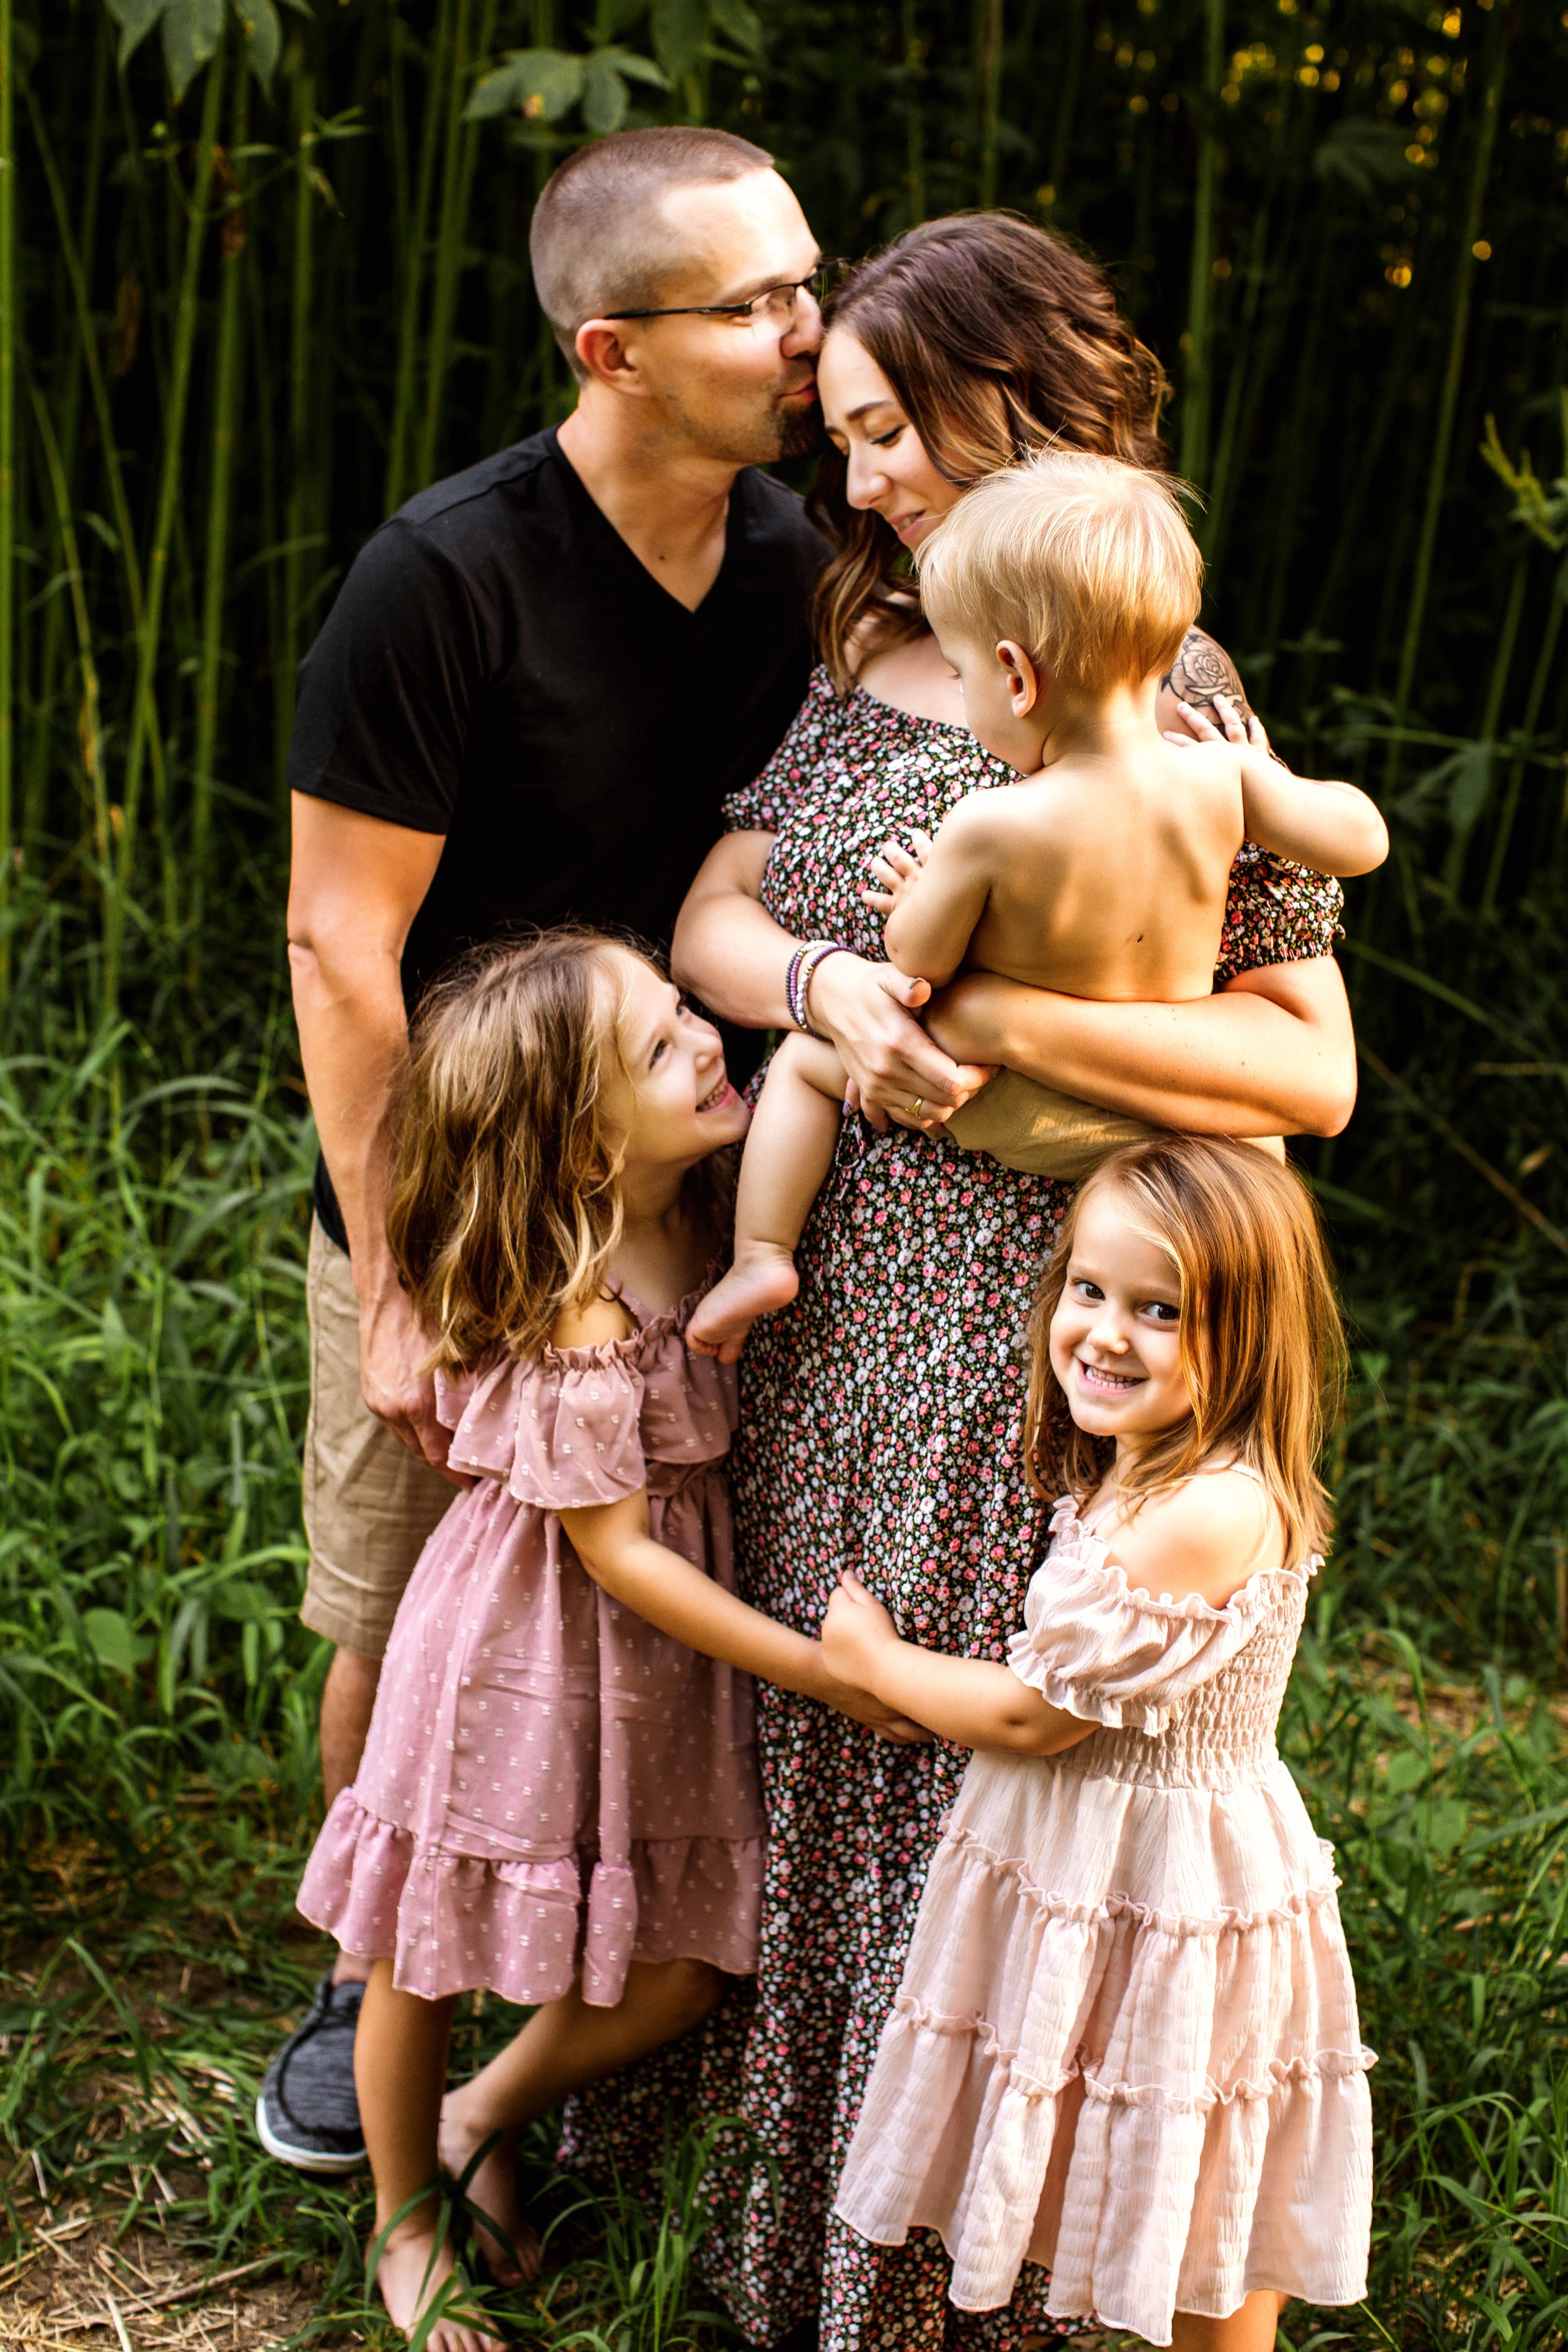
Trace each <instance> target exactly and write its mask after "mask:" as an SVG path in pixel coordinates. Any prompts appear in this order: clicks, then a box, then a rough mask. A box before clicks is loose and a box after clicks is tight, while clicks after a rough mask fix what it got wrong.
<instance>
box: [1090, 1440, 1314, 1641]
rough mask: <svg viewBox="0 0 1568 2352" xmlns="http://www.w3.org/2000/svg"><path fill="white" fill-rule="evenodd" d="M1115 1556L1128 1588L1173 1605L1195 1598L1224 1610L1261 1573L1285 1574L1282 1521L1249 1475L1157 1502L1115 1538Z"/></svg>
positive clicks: (1111, 1539) (1210, 1475)
mask: <svg viewBox="0 0 1568 2352" xmlns="http://www.w3.org/2000/svg"><path fill="white" fill-rule="evenodd" d="M1106 1549H1107V1556H1108V1558H1109V1559H1112V1560H1114V1561H1115V1562H1116V1564H1117V1565H1118V1567H1120V1568H1123V1569H1125V1570H1126V1571H1127V1579H1128V1582H1129V1583H1130V1584H1131V1585H1132V1586H1134V1587H1135V1588H1139V1589H1142V1591H1146V1592H1152V1593H1153V1594H1154V1595H1155V1596H1156V1597H1158V1596H1159V1595H1161V1594H1163V1593H1168V1594H1169V1595H1170V1597H1171V1599H1172V1600H1173V1601H1184V1600H1186V1599H1188V1598H1189V1596H1191V1595H1194V1594H1195V1595H1196V1596H1197V1597H1198V1599H1200V1600H1202V1601H1207V1602H1208V1603H1209V1605H1210V1607H1211V1608H1215V1609H1223V1608H1224V1606H1225V1604H1226V1601H1228V1600H1229V1599H1230V1597H1231V1595H1232V1593H1234V1592H1237V1591H1240V1589H1241V1587H1242V1586H1243V1585H1244V1584H1245V1583H1246V1582H1247V1578H1248V1577H1249V1576H1254V1575H1256V1574H1257V1572H1258V1570H1259V1569H1264V1568H1278V1567H1279V1563H1280V1558H1281V1553H1282V1549H1283V1530H1282V1528H1281V1527H1280V1522H1279V1513H1278V1511H1277V1510H1276V1509H1275V1507H1274V1505H1273V1503H1272V1501H1271V1500H1270V1499H1269V1496H1268V1494H1267V1493H1266V1491H1265V1490H1264V1488H1263V1487H1262V1486H1260V1485H1259V1484H1258V1480H1257V1479H1256V1478H1253V1477H1250V1476H1248V1475H1247V1472H1245V1471H1243V1470H1224V1469H1222V1470H1207V1471H1205V1472H1203V1473H1202V1474H1201V1475H1199V1476H1197V1477H1195V1478H1189V1479H1187V1480H1186V1481H1185V1482H1184V1484H1183V1485H1182V1486H1173V1487H1172V1488H1171V1489H1170V1491H1169V1492H1168V1493H1165V1494H1161V1495H1154V1496H1151V1498H1150V1500H1149V1501H1148V1502H1147V1503H1145V1504H1144V1506H1143V1507H1142V1510H1141V1511H1140V1512H1139V1513H1138V1515H1137V1517H1136V1518H1133V1519H1131V1520H1129V1521H1128V1522H1127V1523H1126V1524H1125V1525H1124V1526H1119V1527H1117V1528H1115V1529H1114V1532H1112V1533H1110V1534H1109V1535H1108V1537H1107V1545H1106Z"/></svg>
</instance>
